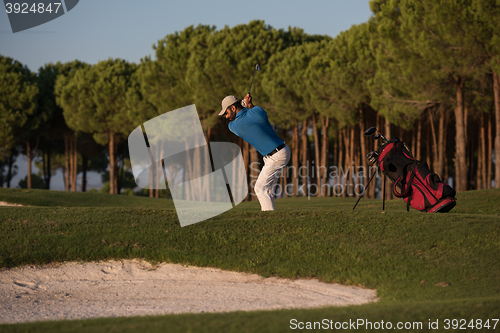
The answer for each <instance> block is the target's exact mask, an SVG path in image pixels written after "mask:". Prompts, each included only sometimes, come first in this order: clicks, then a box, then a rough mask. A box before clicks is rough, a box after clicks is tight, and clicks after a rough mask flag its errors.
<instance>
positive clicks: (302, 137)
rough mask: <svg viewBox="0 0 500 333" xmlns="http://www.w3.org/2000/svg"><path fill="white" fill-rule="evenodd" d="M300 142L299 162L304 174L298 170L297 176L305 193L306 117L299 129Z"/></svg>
mask: <svg viewBox="0 0 500 333" xmlns="http://www.w3.org/2000/svg"><path fill="white" fill-rule="evenodd" d="M300 143H301V146H302V147H301V153H300V156H301V159H300V164H301V165H302V169H301V170H304V169H305V174H303V173H301V172H299V177H300V178H301V179H302V195H307V187H308V184H309V163H308V160H307V152H308V149H307V148H308V147H307V145H308V140H307V119H305V120H304V121H303V122H302V129H301V131H300Z"/></svg>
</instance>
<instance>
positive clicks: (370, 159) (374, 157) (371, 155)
mask: <svg viewBox="0 0 500 333" xmlns="http://www.w3.org/2000/svg"><path fill="white" fill-rule="evenodd" d="M366 158H367V159H368V162H370V163H371V164H375V162H377V159H378V152H377V151H372V152H369V153H368V154H366Z"/></svg>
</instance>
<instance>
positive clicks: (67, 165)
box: [64, 133, 71, 191]
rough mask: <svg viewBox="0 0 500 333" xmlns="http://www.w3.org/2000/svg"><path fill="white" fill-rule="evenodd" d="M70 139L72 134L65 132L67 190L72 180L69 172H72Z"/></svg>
mask: <svg viewBox="0 0 500 333" xmlns="http://www.w3.org/2000/svg"><path fill="white" fill-rule="evenodd" d="M70 141H71V134H70V133H64V188H65V190H66V191H69V187H70V181H69V174H70V167H69V156H70V151H69V146H70Z"/></svg>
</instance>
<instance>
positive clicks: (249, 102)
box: [243, 94, 254, 109]
mask: <svg viewBox="0 0 500 333" xmlns="http://www.w3.org/2000/svg"><path fill="white" fill-rule="evenodd" d="M243 101H244V102H245V105H246V106H247V109H251V108H253V107H254V105H253V104H252V96H251V95H250V94H246V96H245V97H244V98H243Z"/></svg>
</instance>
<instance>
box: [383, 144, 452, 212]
mask: <svg viewBox="0 0 500 333" xmlns="http://www.w3.org/2000/svg"><path fill="white" fill-rule="evenodd" d="M377 161H378V163H379V165H380V170H381V171H382V173H383V174H384V175H386V176H387V177H389V179H390V180H392V182H393V183H394V184H393V188H392V190H393V192H394V195H395V196H396V197H398V198H402V199H403V200H404V201H405V202H406V205H407V207H406V209H407V210H409V209H410V206H411V207H413V208H414V209H417V210H420V211H424V212H427V213H436V212H439V213H446V212H449V211H450V210H451V209H452V208H453V207H455V205H456V199H455V194H456V192H455V190H454V189H453V188H452V187H451V186H449V185H447V184H445V183H443V182H442V181H441V179H439V176H438V175H437V174H435V173H433V172H432V171H431V170H430V169H429V166H428V165H427V163H425V162H422V161H418V160H416V159H414V158H413V156H412V154H411V152H410V151H409V149H408V148H407V147H406V145H405V144H404V142H401V141H399V139H397V138H396V139H391V140H389V141H388V142H386V143H383V144H381V145H380V146H379V148H378V159H377Z"/></svg>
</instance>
